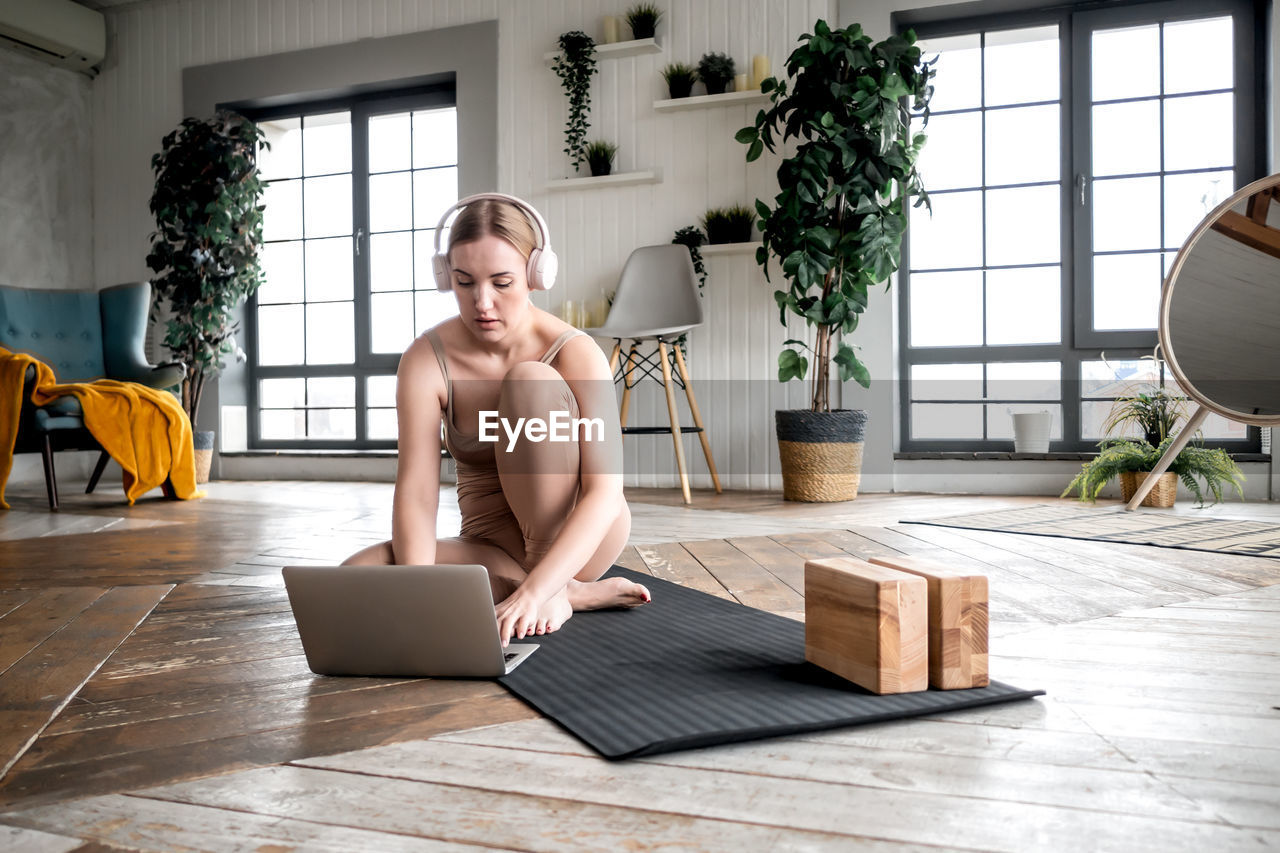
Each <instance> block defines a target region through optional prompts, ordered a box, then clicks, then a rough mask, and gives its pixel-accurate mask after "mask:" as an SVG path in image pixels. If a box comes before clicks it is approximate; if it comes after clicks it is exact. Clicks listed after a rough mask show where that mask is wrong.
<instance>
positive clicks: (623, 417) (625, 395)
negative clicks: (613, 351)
mask: <svg viewBox="0 0 1280 853" xmlns="http://www.w3.org/2000/svg"><path fill="white" fill-rule="evenodd" d="M635 369H636V345H635V344H632V345H631V349H630V350H628V351H627V369H626V371H625V372H624V373H623V376H622V405H621V406H620V407H619V408H618V423H619V425H620V426H624V427H625V426H626V425H627V414H628V413H629V412H630V409H631V384H632V378H633V377H634V376H635Z"/></svg>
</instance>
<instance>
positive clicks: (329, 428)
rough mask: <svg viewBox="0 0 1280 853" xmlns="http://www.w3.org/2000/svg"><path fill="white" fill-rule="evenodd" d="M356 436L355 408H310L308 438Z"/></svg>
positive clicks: (308, 411)
mask: <svg viewBox="0 0 1280 853" xmlns="http://www.w3.org/2000/svg"><path fill="white" fill-rule="evenodd" d="M355 437H356V410H355V409H308V410H307V438H319V439H338V438H355Z"/></svg>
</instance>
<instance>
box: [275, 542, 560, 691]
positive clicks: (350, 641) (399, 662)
mask: <svg viewBox="0 0 1280 853" xmlns="http://www.w3.org/2000/svg"><path fill="white" fill-rule="evenodd" d="M284 585H285V589H286V590H288V593H289V604H290V606H291V607H292V608H293V618H294V620H295V621H296V622H297V623H298V634H299V636H301V638H302V648H303V651H305V652H306V654H307V665H308V666H310V667H311V671H312V672H316V673H319V674H321V675H384V676H419V677H421V676H437V677H479V678H485V677H490V678H491V677H496V676H500V675H506V674H507V673H509V672H511V670H513V669H515V668H516V667H517V666H519V665H520V664H521V663H523V662H524V660H525V659H526V658H527V657H528V656H529V655H531V654H533V652H534V650H536V649H537V648H538V644H537V643H520V644H516V643H512V644H510V645H508V646H507V647H506V648H505V649H504V648H503V647H502V641H501V639H499V637H498V620H497V618H496V617H495V616H494V612H493V593H492V592H491V591H490V588H489V576H488V573H487V572H486V571H485V568H484V566H285V567H284Z"/></svg>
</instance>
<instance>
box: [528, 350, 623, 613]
mask: <svg viewBox="0 0 1280 853" xmlns="http://www.w3.org/2000/svg"><path fill="white" fill-rule="evenodd" d="M557 370H559V372H560V374H561V375H562V376H563V377H564V379H565V382H567V383H568V385H569V388H570V389H571V390H572V391H573V394H574V397H575V398H577V401H578V416H579V417H580V418H583V419H584V420H587V421H588V422H590V421H591V420H592V419H595V418H598V419H599V420H600V421H601V422H603V424H604V440H603V441H598V440H592V441H582V442H581V443H580V445H579V447H580V448H581V463H580V469H579V491H578V502H577V504H576V505H575V506H574V508H573V510H572V511H571V512H570V513H569V517H568V518H567V519H565V523H564V526H563V527H562V528H561V529H560V533H559V535H558V536H556V539H555V541H554V542H553V543H552V544H551V547H550V548H549V549H548V550H547V553H546V556H544V557H543V558H542V560H541V561H539V563H538V565H536V566H533V567H532V568H531V569H530V571H529V577H528V579H527V580H526V581H525V582H524V584H523V585H522V586H521V589H523V590H525V591H526V592H528V593H531V594H533V595H535V596H536V597H537V601H538V603H539V604H540V603H542V602H544V601H546V600H548V599H549V598H551V597H552V596H553V595H555V594H556V593H557V592H559V591H560V590H561V589H562V588H563V587H564V586H565V585H566V584H567V583H568V582H569V581H570V579H572V578H573V576H574V575H576V574H577V573H578V572H579V571H581V570H582V567H583V566H585V565H586V564H587V561H588V560H590V559H591V556H592V555H593V554H595V552H596V549H597V548H599V547H600V542H601V541H602V540H603V539H604V537H605V535H606V534H607V533H608V531H609V528H610V527H611V526H612V525H613V522H614V520H615V519H617V517H618V514H619V513H620V512H622V509H623V507H624V506H625V503H626V499H625V498H624V497H623V494H622V428H621V425H620V424H619V422H618V404H617V399H616V397H615V396H614V390H613V376H612V375H611V374H610V373H609V363H608V362H607V361H606V360H605V357H604V353H602V352H601V351H600V348H599V347H598V346H596V344H595V342H594V341H593V340H591V339H590V338H588V337H586V336H581V337H576V338H573V339H572V340H570V341H569V342H568V343H566V344H565V345H564V347H563V348H562V349H561V350H560V356H559V358H558V360H557ZM584 435H591V436H592V437H593V438H594V437H595V436H594V434H592V433H591V431H590V430H587V431H586V432H585V433H584Z"/></svg>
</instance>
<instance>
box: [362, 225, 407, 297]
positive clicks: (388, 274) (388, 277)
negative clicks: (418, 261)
mask: <svg viewBox="0 0 1280 853" xmlns="http://www.w3.org/2000/svg"><path fill="white" fill-rule="evenodd" d="M369 286H370V289H372V290H374V291H378V290H412V289H413V237H412V235H410V234H408V233H406V232H401V233H399V234H374V235H373V236H372V237H370V238H369Z"/></svg>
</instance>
